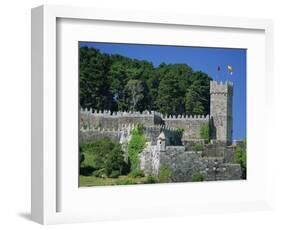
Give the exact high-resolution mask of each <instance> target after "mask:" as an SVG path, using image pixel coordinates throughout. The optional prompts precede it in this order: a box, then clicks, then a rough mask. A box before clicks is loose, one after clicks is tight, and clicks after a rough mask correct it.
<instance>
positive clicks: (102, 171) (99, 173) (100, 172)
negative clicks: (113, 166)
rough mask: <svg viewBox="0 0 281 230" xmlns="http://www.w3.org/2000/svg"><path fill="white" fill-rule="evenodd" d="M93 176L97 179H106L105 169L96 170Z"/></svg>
mask: <svg viewBox="0 0 281 230" xmlns="http://www.w3.org/2000/svg"><path fill="white" fill-rule="evenodd" d="M93 175H94V176H95V177H106V173H105V169H104V168H102V169H98V170H95V171H94V172H93Z"/></svg>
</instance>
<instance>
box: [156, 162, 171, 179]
mask: <svg viewBox="0 0 281 230" xmlns="http://www.w3.org/2000/svg"><path fill="white" fill-rule="evenodd" d="M158 179H159V182H160V183H167V182H171V180H172V171H171V170H170V169H169V168H167V167H164V166H161V167H160V169H159V175H158Z"/></svg>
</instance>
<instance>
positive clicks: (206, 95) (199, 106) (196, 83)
mask: <svg viewBox="0 0 281 230" xmlns="http://www.w3.org/2000/svg"><path fill="white" fill-rule="evenodd" d="M210 80H211V78H210V77H209V76H208V75H207V74H205V73H203V72H201V71H198V72H195V73H193V74H192V77H191V82H192V84H191V86H190V87H189V88H188V90H187V91H186V94H185V110H186V113H187V114H191V115H201V114H203V115H207V114H209V113H210Z"/></svg>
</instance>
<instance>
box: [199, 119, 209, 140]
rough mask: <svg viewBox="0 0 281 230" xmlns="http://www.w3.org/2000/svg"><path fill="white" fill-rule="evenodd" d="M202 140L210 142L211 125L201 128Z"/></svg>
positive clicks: (204, 125)
mask: <svg viewBox="0 0 281 230" xmlns="http://www.w3.org/2000/svg"><path fill="white" fill-rule="evenodd" d="M200 138H201V139H204V140H207V141H210V124H209V123H207V124H203V125H202V126H201V128H200Z"/></svg>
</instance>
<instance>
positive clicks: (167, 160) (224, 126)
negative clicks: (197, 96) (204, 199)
mask: <svg viewBox="0 0 281 230" xmlns="http://www.w3.org/2000/svg"><path fill="white" fill-rule="evenodd" d="M232 95H233V84H232V83H231V82H225V83H222V82H216V81H211V82H210V103H211V104H210V115H207V116H203V115H197V116H187V115H178V116H165V115H163V114H161V113H158V112H155V111H151V112H149V111H144V112H142V113H140V112H111V111H93V110H87V109H81V111H80V135H79V138H80V142H83V141H89V140H96V139H99V138H102V137H105V136H106V137H109V138H110V139H112V140H114V141H118V142H119V143H121V144H122V147H123V150H124V151H125V152H126V151H127V145H128V142H129V140H130V132H131V130H132V129H133V128H134V125H136V124H142V125H143V127H144V134H145V137H146V142H147V143H146V148H145V149H144V150H143V152H142V153H141V154H140V169H142V170H143V171H144V172H145V174H146V175H156V176H157V175H158V173H159V170H160V169H161V167H166V168H169V169H170V170H171V172H172V181H174V182H178V181H180V182H183V181H191V178H192V175H193V174H195V173H198V172H199V173H201V174H202V175H203V176H204V180H207V181H208V180H237V179H240V178H241V167H240V165H239V164H236V163H235V162H234V151H235V144H232ZM205 124H208V125H209V126H210V127H211V141H210V142H208V141H206V140H203V139H201V137H200V130H201V127H202V126H203V125H205ZM181 130H183V131H181ZM198 145H199V146H201V147H202V149H200V151H199V150H198V149H197V148H198Z"/></svg>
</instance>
